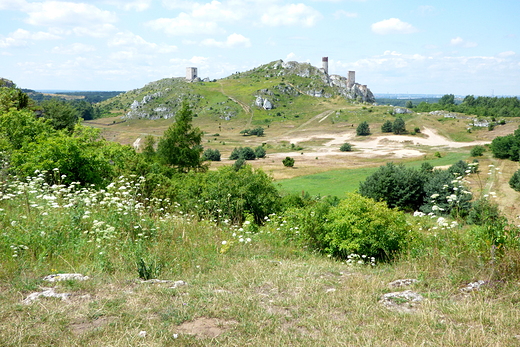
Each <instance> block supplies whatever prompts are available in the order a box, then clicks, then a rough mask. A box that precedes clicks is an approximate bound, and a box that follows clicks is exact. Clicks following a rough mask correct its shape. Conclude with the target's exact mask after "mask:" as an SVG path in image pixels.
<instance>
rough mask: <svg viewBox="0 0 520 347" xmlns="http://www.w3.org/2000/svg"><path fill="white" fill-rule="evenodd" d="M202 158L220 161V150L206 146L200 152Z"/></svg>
mask: <svg viewBox="0 0 520 347" xmlns="http://www.w3.org/2000/svg"><path fill="white" fill-rule="evenodd" d="M202 160H211V161H220V151H219V150H218V149H211V148H208V149H206V150H205V151H204V153H203V154H202Z"/></svg>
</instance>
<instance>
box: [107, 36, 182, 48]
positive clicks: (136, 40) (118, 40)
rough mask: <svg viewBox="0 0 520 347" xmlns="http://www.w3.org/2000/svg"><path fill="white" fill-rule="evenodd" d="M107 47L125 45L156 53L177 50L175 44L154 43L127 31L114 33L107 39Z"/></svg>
mask: <svg viewBox="0 0 520 347" xmlns="http://www.w3.org/2000/svg"><path fill="white" fill-rule="evenodd" d="M108 46H109V47H121V46H122V47H127V48H134V49H138V50H142V49H144V50H147V51H149V52H156V53H171V52H175V51H177V47H176V46H172V45H166V44H156V43H153V42H148V41H146V40H145V39H143V38H142V37H141V36H139V35H135V34H133V33H131V32H129V31H127V32H119V33H117V34H116V35H114V36H113V37H112V38H111V39H110V40H109V41H108Z"/></svg>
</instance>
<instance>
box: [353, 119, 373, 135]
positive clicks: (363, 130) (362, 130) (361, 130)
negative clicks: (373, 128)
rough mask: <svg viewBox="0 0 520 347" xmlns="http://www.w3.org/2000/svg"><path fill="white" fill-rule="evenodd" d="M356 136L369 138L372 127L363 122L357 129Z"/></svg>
mask: <svg viewBox="0 0 520 347" xmlns="http://www.w3.org/2000/svg"><path fill="white" fill-rule="evenodd" d="M356 135H357V136H368V135H370V126H369V125H368V123H367V122H366V121H364V122H362V123H361V124H359V125H358V127H357V128H356Z"/></svg>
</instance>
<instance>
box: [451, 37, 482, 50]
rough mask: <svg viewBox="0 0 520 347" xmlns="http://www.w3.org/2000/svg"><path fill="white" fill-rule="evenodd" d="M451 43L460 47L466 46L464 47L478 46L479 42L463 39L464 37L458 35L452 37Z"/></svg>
mask: <svg viewBox="0 0 520 347" xmlns="http://www.w3.org/2000/svg"><path fill="white" fill-rule="evenodd" d="M450 44H451V45H452V46H458V47H464V48H472V47H477V46H478V45H477V43H475V42H469V41H465V40H464V39H462V37H460V36H459V37H456V38H454V39H451V40H450Z"/></svg>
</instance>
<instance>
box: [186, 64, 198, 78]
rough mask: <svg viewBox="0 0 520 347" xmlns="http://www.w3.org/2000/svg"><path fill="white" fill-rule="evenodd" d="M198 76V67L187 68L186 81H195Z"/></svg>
mask: <svg viewBox="0 0 520 347" xmlns="http://www.w3.org/2000/svg"><path fill="white" fill-rule="evenodd" d="M197 77H198V76H197V68H196V67H187V68H186V80H188V81H193V80H194V79H196V78H197Z"/></svg>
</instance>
